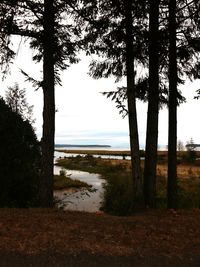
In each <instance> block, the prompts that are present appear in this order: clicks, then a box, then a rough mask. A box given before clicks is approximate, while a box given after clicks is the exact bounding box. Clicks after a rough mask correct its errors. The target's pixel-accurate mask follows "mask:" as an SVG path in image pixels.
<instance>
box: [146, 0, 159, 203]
mask: <svg viewBox="0 0 200 267" xmlns="http://www.w3.org/2000/svg"><path fill="white" fill-rule="evenodd" d="M159 2H160V0H150V12H149V92H148V113H147V131H146V149H145V165H144V201H145V206H148V207H150V208H154V207H155V204H156V203H155V196H156V166H157V149H158V113H159V109H158V106H159V51H158V39H159V37H158V36H159Z"/></svg>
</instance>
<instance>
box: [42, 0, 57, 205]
mask: <svg viewBox="0 0 200 267" xmlns="http://www.w3.org/2000/svg"><path fill="white" fill-rule="evenodd" d="M53 37H54V11H53V0H44V36H43V38H44V39H43V49H44V51H43V53H44V58H43V83H44V84H43V95H44V107H43V136H42V171H41V181H40V190H39V197H40V205H41V206H42V207H52V206H53V158H54V133H55V96H54V58H53V53H54V45H53V44H54V38H53Z"/></svg>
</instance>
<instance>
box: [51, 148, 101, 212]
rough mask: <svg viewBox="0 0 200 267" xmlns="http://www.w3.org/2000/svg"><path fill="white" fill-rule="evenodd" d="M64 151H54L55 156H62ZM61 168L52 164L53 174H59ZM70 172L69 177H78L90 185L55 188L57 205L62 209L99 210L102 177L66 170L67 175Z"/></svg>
mask: <svg viewBox="0 0 200 267" xmlns="http://www.w3.org/2000/svg"><path fill="white" fill-rule="evenodd" d="M60 154H65V153H60V152H56V153H55V157H56V158H58V157H63V155H60ZM61 169H62V168H61V167H59V166H54V174H59V173H60V170H61ZM68 174H70V178H71V179H78V180H80V181H83V182H86V183H87V184H89V185H92V188H90V189H82V190H77V189H70V190H56V191H54V196H55V198H56V199H57V200H58V204H57V205H58V207H62V208H63V209H64V210H78V211H87V212H96V211H99V209H100V207H101V202H102V197H103V184H104V183H105V180H104V179H101V177H100V175H99V174H94V173H88V172H82V171H74V170H67V175H68Z"/></svg>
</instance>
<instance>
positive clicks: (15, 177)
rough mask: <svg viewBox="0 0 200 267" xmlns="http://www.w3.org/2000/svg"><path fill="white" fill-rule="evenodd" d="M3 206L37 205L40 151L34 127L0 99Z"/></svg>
mask: <svg viewBox="0 0 200 267" xmlns="http://www.w3.org/2000/svg"><path fill="white" fill-rule="evenodd" d="M0 143H1V149H0V206H1V207H5V206H6V207H28V206H34V205H36V203H37V192H38V181H39V171H40V147H39V143H38V141H37V138H36V135H35V133H34V130H33V128H32V126H31V125H30V123H29V122H28V121H24V120H23V119H22V117H21V116H20V115H18V114H16V113H15V112H13V111H12V110H11V109H10V108H9V107H8V106H7V105H6V104H5V102H4V100H3V99H0Z"/></svg>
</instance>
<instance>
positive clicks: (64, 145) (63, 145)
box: [55, 144, 111, 148]
mask: <svg viewBox="0 0 200 267" xmlns="http://www.w3.org/2000/svg"><path fill="white" fill-rule="evenodd" d="M55 147H90V148H95V147H96V148H98V147H102V148H106V147H111V146H110V145H69V144H55Z"/></svg>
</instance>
